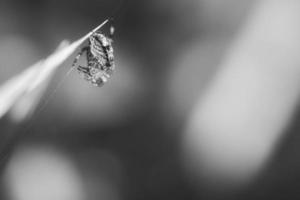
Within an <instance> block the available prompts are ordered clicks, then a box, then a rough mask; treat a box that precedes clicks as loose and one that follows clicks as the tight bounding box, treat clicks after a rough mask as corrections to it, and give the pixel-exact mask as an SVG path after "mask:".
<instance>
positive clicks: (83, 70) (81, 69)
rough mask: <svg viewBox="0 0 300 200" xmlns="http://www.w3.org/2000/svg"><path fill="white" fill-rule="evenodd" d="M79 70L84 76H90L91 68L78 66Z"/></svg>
mask: <svg viewBox="0 0 300 200" xmlns="http://www.w3.org/2000/svg"><path fill="white" fill-rule="evenodd" d="M77 70H78V71H79V72H80V73H83V74H86V75H90V68H88V67H83V66H80V65H79V66H78V67H77Z"/></svg>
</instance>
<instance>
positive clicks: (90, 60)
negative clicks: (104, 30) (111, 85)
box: [72, 29, 115, 87]
mask: <svg viewBox="0 0 300 200" xmlns="http://www.w3.org/2000/svg"><path fill="white" fill-rule="evenodd" d="M111 30H113V29H111ZM112 34H113V32H112V31H111V34H110V35H112ZM112 42H113V41H112V39H111V38H110V37H107V36H105V35H104V34H101V33H93V34H92V35H91V36H90V37H89V43H88V46H86V47H83V48H82V49H81V51H80V52H79V54H78V55H77V56H76V58H75V60H74V62H73V65H72V67H74V66H75V65H76V63H77V62H78V60H79V58H80V56H81V55H82V54H83V53H84V52H86V60H87V66H80V65H79V66H78V67H77V71H78V72H79V73H80V74H81V75H82V76H83V78H84V79H85V80H87V81H88V82H90V83H92V84H93V85H95V86H98V87H100V86H102V85H104V83H105V82H107V80H108V79H109V78H110V76H111V75H112V74H113V72H114V68H115V64H114V55H113V48H112Z"/></svg>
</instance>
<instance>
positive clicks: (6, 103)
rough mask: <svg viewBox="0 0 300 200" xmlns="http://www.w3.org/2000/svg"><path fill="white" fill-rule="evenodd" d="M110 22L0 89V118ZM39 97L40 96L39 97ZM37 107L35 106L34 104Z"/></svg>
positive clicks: (59, 50) (56, 52) (12, 79)
mask: <svg viewBox="0 0 300 200" xmlns="http://www.w3.org/2000/svg"><path fill="white" fill-rule="evenodd" d="M108 21H109V20H108V19H106V20H105V21H104V22H103V23H101V24H100V25H99V26H97V27H96V28H94V29H93V30H92V31H91V32H89V33H88V34H86V35H85V36H83V37H81V38H80V39H78V40H76V41H74V42H73V43H72V44H70V45H65V46H64V47H63V48H59V49H58V50H57V51H55V52H54V53H53V54H51V55H50V56H48V57H47V58H46V59H44V60H41V61H39V62H37V63H36V64H34V65H32V66H30V67H29V68H27V69H26V70H24V71H23V72H21V73H20V74H18V75H16V76H14V77H13V78H11V79H10V80H8V81H7V82H6V83H4V84H3V85H2V86H1V87H0V118H2V117H3V116H4V115H5V114H6V113H7V112H8V111H9V110H11V109H12V107H13V106H14V105H15V104H16V103H17V102H18V101H20V100H21V99H22V98H23V97H24V96H25V95H29V94H30V93H31V92H32V91H34V90H35V89H36V88H37V87H39V86H40V85H42V84H43V83H45V82H46V81H47V80H48V79H49V77H50V76H51V75H52V74H53V73H54V72H55V70H56V69H57V68H58V67H59V66H60V65H61V64H62V63H63V62H64V61H65V60H66V59H67V58H68V57H69V56H70V55H72V54H73V53H74V51H75V50H76V49H77V48H78V47H79V46H80V45H81V44H82V43H83V42H84V41H85V40H86V39H88V38H89V37H90V36H91V35H92V34H93V33H94V32H96V31H97V30H99V29H100V28H101V27H102V26H104V25H105V24H106V23H107V22H108ZM37 96H39V95H37ZM34 105H35V104H34Z"/></svg>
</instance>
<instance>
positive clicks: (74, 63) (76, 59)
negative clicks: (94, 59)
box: [72, 47, 89, 68]
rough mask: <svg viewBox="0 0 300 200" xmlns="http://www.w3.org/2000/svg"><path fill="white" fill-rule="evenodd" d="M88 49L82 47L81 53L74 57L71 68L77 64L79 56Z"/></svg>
mask: <svg viewBox="0 0 300 200" xmlns="http://www.w3.org/2000/svg"><path fill="white" fill-rule="evenodd" d="M88 49H89V47H83V48H82V49H81V51H80V52H79V53H78V54H77V56H76V57H75V59H74V61H73V64H72V68H73V67H75V65H76V64H77V62H78V60H79V58H80V56H81V55H82V54H83V53H84V52H85V51H86V52H88Z"/></svg>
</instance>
